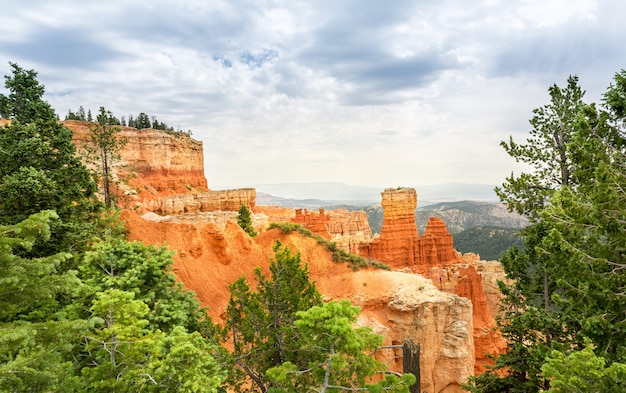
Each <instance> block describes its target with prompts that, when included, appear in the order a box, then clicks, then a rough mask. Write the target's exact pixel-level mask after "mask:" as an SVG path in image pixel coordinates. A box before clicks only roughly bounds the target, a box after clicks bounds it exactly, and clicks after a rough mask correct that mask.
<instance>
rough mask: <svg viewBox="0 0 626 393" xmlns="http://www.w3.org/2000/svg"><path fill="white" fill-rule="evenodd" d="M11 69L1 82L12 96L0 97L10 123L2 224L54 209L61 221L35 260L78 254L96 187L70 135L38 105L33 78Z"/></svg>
mask: <svg viewBox="0 0 626 393" xmlns="http://www.w3.org/2000/svg"><path fill="white" fill-rule="evenodd" d="M11 67H12V69H13V75H12V76H6V77H5V81H6V83H5V86H6V88H7V89H8V90H9V92H10V94H9V96H4V95H0V115H2V116H3V117H4V118H8V119H11V123H10V124H8V125H6V126H4V127H3V128H2V129H1V132H0V184H1V187H0V224H16V223H18V222H20V221H22V220H24V219H26V218H27V217H28V216H30V215H32V214H35V213H37V212H39V211H41V210H47V209H52V210H54V211H56V213H57V214H58V216H59V219H58V220H55V221H54V222H52V223H51V229H52V235H51V237H50V241H49V242H47V243H46V244H38V245H36V246H35V247H34V248H33V250H32V253H33V255H51V254H54V253H56V252H58V251H69V250H73V251H75V250H79V249H80V248H81V247H82V246H83V245H84V244H85V242H86V240H87V239H88V238H89V237H90V236H91V233H92V231H93V221H94V220H93V219H92V218H93V214H94V213H95V212H96V211H97V210H98V209H99V207H100V205H99V204H98V203H97V201H96V200H95V198H94V192H95V191H96V184H95V183H94V181H93V179H92V177H91V174H90V173H89V171H88V170H87V168H86V167H85V166H84V165H83V163H82V162H81V160H80V158H79V157H77V155H76V148H75V146H74V144H73V142H72V132H71V131H70V130H69V129H68V128H66V127H64V126H63V125H61V124H60V123H59V122H58V121H57V117H56V115H55V113H54V111H53V110H52V108H51V107H50V105H49V104H48V103H47V102H45V101H44V100H43V99H42V96H43V93H44V86H43V85H41V84H39V82H37V80H36V76H37V73H36V72H35V71H32V70H31V71H26V70H24V69H22V68H21V67H19V66H18V65H17V64H11ZM25 196H28V198H25Z"/></svg>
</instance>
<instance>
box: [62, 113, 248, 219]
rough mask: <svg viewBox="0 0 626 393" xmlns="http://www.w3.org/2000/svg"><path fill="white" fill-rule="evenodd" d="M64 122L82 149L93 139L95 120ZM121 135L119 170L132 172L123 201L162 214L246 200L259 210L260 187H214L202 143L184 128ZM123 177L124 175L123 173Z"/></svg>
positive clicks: (125, 130) (232, 206) (223, 207)
mask: <svg viewBox="0 0 626 393" xmlns="http://www.w3.org/2000/svg"><path fill="white" fill-rule="evenodd" d="M63 124H64V125H65V126H66V127H68V128H69V129H71V130H72V131H73V133H74V138H73V140H74V143H75V144H76V146H77V147H78V149H79V150H82V149H83V148H84V147H85V146H86V145H88V144H89V143H90V137H89V131H90V127H92V126H93V123H89V122H85V121H77V120H66V121H65V122H63ZM119 128H120V132H119V134H117V137H118V138H119V139H121V140H125V141H126V143H124V144H123V145H122V146H121V148H120V157H121V160H120V162H119V163H117V165H115V167H114V168H113V169H114V172H115V173H116V174H119V172H125V171H130V172H132V175H133V176H131V177H130V180H129V182H128V185H122V191H123V192H124V193H125V194H126V198H123V201H122V202H123V204H125V206H126V207H128V208H132V209H133V210H135V211H137V212H138V213H146V212H155V213H157V214H159V215H164V216H165V215H177V214H184V213H197V212H213V211H237V210H239V208H240V207H241V205H242V204H243V205H245V206H247V207H249V208H251V209H254V207H255V204H256V190H254V189H253V188H243V189H236V190H221V191H211V190H209V189H208V188H207V181H206V177H205V176H204V153H203V148H202V142H200V141H197V140H195V139H193V138H191V137H190V136H189V135H187V134H184V133H176V132H165V131H159V130H153V129H141V130H137V129H136V128H132V127H122V126H120V127H119ZM120 176H121V174H120Z"/></svg>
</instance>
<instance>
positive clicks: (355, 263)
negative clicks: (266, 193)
mask: <svg viewBox="0 0 626 393" xmlns="http://www.w3.org/2000/svg"><path fill="white" fill-rule="evenodd" d="M274 228H278V229H280V232H281V233H282V234H283V235H287V234H289V233H291V232H298V233H299V234H301V235H303V236H307V237H310V238H312V239H315V241H317V242H318V243H319V244H321V245H322V246H324V247H326V249H327V250H328V251H330V252H331V253H332V258H333V261H334V262H337V263H348V264H350V266H351V267H352V269H353V270H355V271H356V270H359V268H361V267H373V268H376V269H383V270H391V268H390V267H389V266H387V265H385V264H384V263H382V262H379V261H376V260H373V259H369V258H364V257H362V256H359V255H356V254H352V253H350V252H347V251H345V250H344V249H342V248H340V247H339V246H337V243H335V242H331V241H328V240H326V239H324V238H323V237H322V236H320V235H318V234H314V233H313V232H311V231H310V230H308V229H307V228H305V227H303V226H302V225H300V224H295V223H293V222H273V223H271V224H270V225H269V227H268V229H274Z"/></svg>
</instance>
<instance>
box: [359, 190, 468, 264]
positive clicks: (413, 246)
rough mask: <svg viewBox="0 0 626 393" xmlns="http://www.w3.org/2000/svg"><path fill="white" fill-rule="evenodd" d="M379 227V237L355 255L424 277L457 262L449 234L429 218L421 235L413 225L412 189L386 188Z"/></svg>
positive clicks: (439, 223) (415, 202)
mask: <svg viewBox="0 0 626 393" xmlns="http://www.w3.org/2000/svg"><path fill="white" fill-rule="evenodd" d="M382 206H383V226H382V230H381V234H380V237H378V238H376V239H374V240H373V241H371V242H367V243H363V244H361V245H360V246H359V253H360V254H361V255H362V256H365V257H367V258H372V259H376V260H379V261H381V262H384V263H386V264H388V265H389V266H391V267H393V268H396V269H401V268H409V269H411V271H413V272H415V273H420V274H424V273H426V272H427V271H428V270H429V268H430V267H433V266H443V265H446V264H449V263H453V262H454V261H456V260H458V259H459V256H458V254H457V252H456V250H454V247H453V244H452V243H453V239H452V235H450V233H449V232H448V230H447V228H446V225H445V224H444V222H443V221H441V220H440V219H438V218H435V217H431V219H430V221H429V222H428V225H427V227H426V231H425V232H424V235H423V236H421V237H420V236H419V233H418V231H417V227H416V225H415V209H416V208H417V193H416V192H415V190H414V189H412V188H397V189H396V188H387V189H386V190H385V191H383V193H382Z"/></svg>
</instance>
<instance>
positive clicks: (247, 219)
mask: <svg viewBox="0 0 626 393" xmlns="http://www.w3.org/2000/svg"><path fill="white" fill-rule="evenodd" d="M237 224H239V226H240V227H241V228H242V229H243V230H244V231H246V233H247V234H248V235H250V236H252V237H254V236H256V235H257V233H256V231H255V230H254V227H252V213H251V212H250V209H248V207H247V206H246V205H244V204H241V207H240V208H239V212H237Z"/></svg>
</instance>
